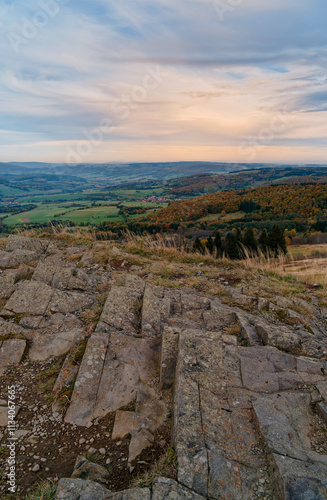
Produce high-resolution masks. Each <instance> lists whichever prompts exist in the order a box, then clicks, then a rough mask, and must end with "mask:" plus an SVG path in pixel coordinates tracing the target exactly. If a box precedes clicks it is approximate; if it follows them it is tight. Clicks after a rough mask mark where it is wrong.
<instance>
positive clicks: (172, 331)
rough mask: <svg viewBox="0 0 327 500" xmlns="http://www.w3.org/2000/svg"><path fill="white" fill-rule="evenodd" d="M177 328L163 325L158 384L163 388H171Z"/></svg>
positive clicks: (176, 346)
mask: <svg viewBox="0 0 327 500" xmlns="http://www.w3.org/2000/svg"><path fill="white" fill-rule="evenodd" d="M178 341H179V330H178V329H176V328H172V327H165V329H164V332H163V335H162V345H161V360H160V385H161V388H162V389H163V390H167V389H171V388H172V387H173V384H174V380H175V372H176V363H177V350H178Z"/></svg>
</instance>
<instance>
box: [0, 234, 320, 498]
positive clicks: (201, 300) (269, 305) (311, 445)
mask: <svg viewBox="0 0 327 500" xmlns="http://www.w3.org/2000/svg"><path fill="white" fill-rule="evenodd" d="M37 241H38V240H37V239H35V238H33V239H32V241H31V239H28V238H27V239H26V238H23V239H21V237H18V238H16V237H12V238H10V240H9V242H8V248H7V249H6V250H5V251H1V250H0V267H1V266H2V269H4V268H6V267H8V269H6V270H4V271H3V270H1V269H0V297H1V303H2V307H3V309H2V311H1V317H0V338H1V340H0V373H1V379H2V377H3V379H2V380H3V381H4V384H5V383H6V378H8V382H9V380H11V379H10V377H12V372H13V370H10V371H8V372H5V371H4V370H5V368H6V367H7V366H8V365H9V364H10V363H12V364H14V363H16V364H17V363H20V362H21V357H22V355H23V353H24V350H25V348H26V347H27V348H28V350H29V352H28V356H29V359H28V358H27V359H26V360H24V362H21V363H20V366H19V367H18V368H15V369H14V370H18V371H19V373H25V367H26V374H27V378H26V379H25V378H24V377H21V379H19V380H17V391H18V397H19V401H21V402H22V404H21V407H22V408H23V409H24V411H20V412H19V414H18V415H17V422H18V430H17V435H15V436H16V437H17V439H18V440H19V446H21V449H20V451H19V453H20V455H19V456H20V457H21V461H22V465H24V466H25V465H26V464H25V463H24V464H23V460H30V461H29V462H28V463H29V464H30V465H28V466H27V467H25V469H24V468H21V469H20V474H21V475H24V474H25V473H26V471H29V473H30V474H32V476H33V477H34V478H35V479H37V477H38V472H40V474H41V475H42V477H43V474H44V472H46V466H48V467H49V468H50V469H51V468H52V464H51V462H50V457H48V455H46V456H45V458H44V454H43V448H42V446H43V445H42V443H43V442H44V441H43V438H45V440H47V439H50V440H51V442H52V443H55V444H54V448H53V449H54V450H56V453H57V451H58V454H59V456H60V457H65V454H66V453H67V451H68V450H67V447H66V448H65V446H63V445H62V443H61V442H60V441H59V440H58V435H57V433H61V432H63V433H65V432H66V434H65V438H67V436H71V435H75V438H76V443H74V442H73V441H70V442H71V448H72V449H70V450H69V453H70V455H68V456H69V457H72V461H71V467H72V465H73V462H74V460H75V459H76V456H77V455H80V453H81V452H82V451H83V452H84V450H87V451H88V452H89V453H100V454H101V456H103V458H104V462H105V463H106V464H107V466H108V471H106V470H102V469H101V468H99V466H98V465H96V464H93V463H90V462H87V461H86V460H85V457H84V458H83V457H81V456H78V460H77V462H78V463H77V466H76V470H75V472H74V475H77V476H79V479H78V478H75V479H69V480H61V481H60V483H59V487H58V491H57V498H67V499H81V500H91V499H97V498H111V499H114V500H123V499H125V500H128V499H131V500H132V499H133V500H137V499H147V500H150V498H151V492H150V491H149V490H147V489H142V490H140V489H134V490H127V491H121V492H118V493H111V492H109V491H108V490H107V489H105V488H103V487H101V486H100V485H99V484H97V483H96V482H91V481H88V480H86V478H87V477H88V478H90V477H92V479H96V481H104V482H106V481H109V482H110V484H112V485H114V484H115V482H116V479H115V477H117V471H119V472H118V474H120V473H121V474H122V475H125V474H126V478H130V480H131V481H132V480H133V478H134V476H133V474H135V473H134V470H135V469H136V473H137V474H138V473H139V469H140V471H141V472H142V471H143V469H144V470H145V471H147V470H148V469H149V467H150V466H151V464H150V462H151V459H149V460H148V458H147V457H148V456H149V457H150V456H152V457H153V456H154V455H157V454H158V458H160V457H161V450H162V453H164V450H165V449H166V448H165V446H166V445H167V444H168V441H169V438H170V436H169V432H170V431H169V429H170V425H171V421H173V432H172V434H173V436H172V437H173V443H172V446H173V447H174V448H175V450H176V459H177V474H178V482H175V481H172V480H170V479H163V478H161V479H157V480H155V482H154V486H153V491H152V498H153V499H154V500H160V499H162V500H163V499H164V498H165V499H171V500H172V499H177V500H178V499H183V498H189V499H191V500H192V499H194V500H200V499H201V498H210V500H218V499H219V500H236V499H237V500H260V499H265V500H266V499H267V500H277V499H278V500H279V499H283V500H285V499H287V500H298V499H300V500H302V499H303V500H309V499H310V500H313V498H318V499H321V498H327V496H326V488H327V484H326V477H327V470H326V469H327V442H326V436H325V433H324V429H325V425H326V424H325V418H326V414H327V413H326V412H327V349H326V317H327V314H326V310H324V308H323V307H321V306H323V303H322V302H321V301H320V298H319V297H318V296H314V294H313V292H312V291H311V290H308V291H305V292H303V293H301V297H305V294H306V295H307V297H308V300H309V299H310V298H312V304H311V303H310V304H309V303H307V302H305V301H303V299H299V298H298V297H296V296H295V295H296V293H295V295H294V296H293V295H292V296H289V297H287V298H285V297H278V296H275V295H274V296H272V297H270V298H266V296H267V297H268V295H269V293H268V291H267V290H266V289H264V290H265V291H264V297H263V298H260V297H257V296H254V295H255V293H254V290H253V287H252V288H251V284H247V283H242V284H240V285H239V284H238V281H239V279H241V277H240V278H239V277H237V283H236V281H235V283H236V284H234V283H233V281H232V280H229V279H227V275H229V274H231V275H232V277H234V274H235V269H234V268H233V269H227V268H226V270H225V269H224V271H223V276H222V277H221V276H220V277H218V278H217V279H216V281H217V280H218V281H220V282H222V283H223V287H224V297H223V298H222V300H224V301H226V302H228V304H231V303H233V304H235V306H237V307H231V306H230V305H226V304H223V303H222V302H221V301H220V300H219V297H217V296H215V297H211V296H210V295H209V294H208V293H206V292H203V293H202V292H198V291H196V290H190V289H182V288H180V287H177V288H165V287H158V286H154V285H153V284H152V283H154V282H156V276H155V275H154V274H151V269H152V266H153V269H155V268H156V269H157V268H158V265H161V263H158V262H156V263H154V264H152V266H151V265H150V266H145V265H144V266H142V267H140V266H133V268H132V270H133V271H132V272H134V273H139V274H140V275H142V276H144V279H141V278H140V277H139V276H137V275H133V274H129V272H128V271H127V269H128V267H129V265H127V260H128V256H127V255H126V257H125V256H124V257H123V258H126V261H125V264H126V265H125V266H124V267H121V266H120V265H119V260H118V259H116V260H117V262H118V265H119V268H117V265H116V263H115V260H113V262H112V264H113V269H111V268H110V273H111V271H112V274H111V275H110V274H109V272H107V271H106V270H105V269H104V267H102V266H101V265H99V264H97V263H95V261H96V260H98V259H97V256H96V252H97V251H98V250H101V251H102V249H103V245H102V244H99V243H96V244H95V245H94V247H93V251H92V252H85V250H86V247H85V246H84V247H83V248H81V247H76V248H73V249H69V248H68V252H67V243H66V242H65V243H60V242H59V243H58V247H56V246H55V245H51V244H49V242H45V241H44V240H40V241H41V242H42V243H41V244H39V243H37ZM2 248H4V245H2ZM110 248H111V244H109V245H108V251H110ZM82 254H83V258H82V259H81V261H80V262H79V264H77V262H78V261H79V258H80V256H81V255H82ZM65 255H67V256H68V258H67V257H65ZM93 257H94V260H95V261H94V260H93ZM30 259H33V263H31V265H26V264H24V263H23V264H22V263H21V262H24V261H25V260H26V261H29V260H30ZM65 259H66V260H65ZM35 266H36V269H35ZM179 267H181V276H182V267H183V266H182V265H181V266H179V265H178V264H176V263H174V264H173V265H172V266H171V269H172V270H173V271H176V272H179ZM223 268H225V264H224V263H223ZM190 269H191V270H192V272H193V271H194V273H195V275H201V277H202V279H208V285H210V283H209V282H210V281H215V278H213V277H211V276H210V275H211V273H212V275H213V276H214V273H215V272H216V269H215V268H214V267H213V268H212V270H210V273H207V271H206V272H202V271H201V269H200V266H198V265H196V264H195V265H194V266H191V267H190ZM221 271H222V269H221V268H220V267H219V268H217V275H218V276H219V273H220V274H221ZM225 273H226V276H225V275H224V274H225ZM261 278H262V281H263V283H264V282H265V279H266V278H265V276H262V277H261ZM183 279H184V278H181V283H182V281H183ZM145 281H146V282H145ZM120 284H122V286H119V285H120ZM112 285H113V286H112ZM110 286H111V288H110ZM241 287H242V288H241ZM205 288H206V287H204V289H205ZM106 290H110V292H109V294H108V298H107V301H106V303H105V307H104V309H103V312H102V315H101V321H99V322H98V324H97V325H96V326H95V325H94V323H93V322H92V318H93V315H95V314H97V313H98V304H99V306H100V305H102V304H103V302H102V301H103V297H104V295H103V292H105V291H106ZM247 290H248V291H249V292H248V293H249V294H248V295H246V291H247ZM266 294H267V295H266ZM93 306H95V307H93ZM243 306H244V307H243ZM88 308H92V311H90V313H89V312H88V311H87V309H88ZM249 310H251V311H252V313H250V312H249ZM281 310H282V311H281ZM84 311H85V312H84ZM253 311H254V312H253ZM99 314H100V311H99ZM90 318H91V321H90ZM284 319H285V321H284ZM17 336H19V337H20V338H19V339H17ZM22 339H24V340H22ZM25 339H26V340H25ZM82 339H85V340H86V339H87V345H86V349H85V352H83V348H84V342H83V343H81V340H82ZM27 341H28V342H27ZM17 342H19V343H17ZM26 354H27V353H26ZM64 354H66V359H65V361H64V362H63V364H62V366H61V370H60V373H59V376H58V378H57V381H56V384H55V386H54V388H53V391H54V393H56V392H57V391H59V390H60V389H61V388H67V387H70V386H71V385H72V384H74V389H73V393H72V396H71V400H70V404H69V407H68V410H67V413H66V415H65V414H64V411H65V409H64V407H62V406H61V405H59V404H54V405H47V404H43V403H41V404H38V403H35V404H34V401H33V403H32V404H31V402H30V401H27V400H26V398H25V396H24V391H23V389H24V387H23V386H24V385H25V382H26V381H28V383H29V384H30V387H32V388H33V387H34V385H35V387H37V380H38V372H39V371H40V370H41V371H43V370H45V372H47V370H48V368H49V367H51V366H52V364H53V363H58V359H55V358H56V357H58V356H62V355H64ZM76 355H77V357H76ZM79 362H80V365H79V366H77V365H76V364H75V363H79ZM4 387H6V386H4ZM66 392H67V396H68V394H69V392H70V391H66ZM49 396H51V397H54V400H55V399H56V398H55V394H52V395H50V391H49ZM1 398H2V399H1V400H0V424H1V422H2V423H3V424H6V421H7V403H6V401H5V391H3V392H2V395H1ZM36 399H38V398H36ZM172 399H173V404H172ZM17 408H19V407H17ZM26 412H31V414H32V413H33V415H34V416H33V417H32V419H31V422H30V423H31V425H30V426H29V422H27V421H26ZM47 412H49V416H48V418H49V422H51V424H49V422H47V416H46V417H45V416H44V415H47ZM109 414H110V415H109ZM20 418H22V421H20ZM102 418H103V420H102ZM113 421H114V427H113V431H112V434H111V435H110V432H107V431H108V430H109V428H110V427H109V425H111V423H112V422H113ZM109 422H110V423H109ZM71 424H73V425H71ZM76 426H78V428H77V427H76ZM83 427H84V429H83ZM50 428H51V430H49V429H50ZM52 430H53V432H52ZM4 435H5V434H4V432H2V433H0V438H1V439H2V438H3V437H4ZM90 436H92V439H91V437H90ZM68 439H69V438H68ZM22 445H23V446H22ZM147 448H148V452H147V453H145V454H144V459H143V460H142V459H140V455H141V454H142V453H144V450H146V449H147ZM73 450H74V451H73ZM25 456H26V457H25ZM29 457H30V459H29ZM20 463H21V462H20V461H19V464H20ZM36 466H39V467H40V469H39V471H37V472H36V473H35V474H33V472H32V470H33V469H34V468H35V467H36ZM66 466H67V464H66ZM19 467H20V465H19ZM24 470H25V472H24ZM35 470H36V469H35ZM108 472H109V474H110V477H108ZM69 473H71V469H70V471H69ZM57 474H58V471H57ZM50 475H51V477H54V473H53V471H51V474H50V473H49V476H50ZM58 475H59V477H60V473H59V474H58ZM44 476H45V477H46V474H44ZM81 477H83V478H84V480H83V481H82V480H81V479H80V478H81ZM108 484H109V483H108ZM115 488H116V487H115ZM2 491H3V490H1V485H0V496H1V494H2ZM58 495H61V496H60V497H58Z"/></svg>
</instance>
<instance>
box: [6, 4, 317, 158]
mask: <svg viewBox="0 0 327 500" xmlns="http://www.w3.org/2000/svg"><path fill="white" fill-rule="evenodd" d="M326 19H327V2H326V0H115V1H113V0H92V1H90V0H87V1H85V0H38V1H34V0H2V2H1V3H0V161H45V162H60V163H64V162H67V163H101V162H130V161H135V162H142V161H145V162H147V161H149V162H152V161H153V162H154V161H189V160H194V161H195V160H199V161H218V162H219V161H222V162H245V163H253V162H268V163H327V154H326V153H327V74H326V69H327V30H326Z"/></svg>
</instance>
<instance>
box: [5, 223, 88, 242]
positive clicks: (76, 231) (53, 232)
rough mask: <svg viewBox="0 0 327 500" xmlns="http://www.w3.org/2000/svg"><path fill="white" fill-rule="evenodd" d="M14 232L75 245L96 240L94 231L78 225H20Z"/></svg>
mask: <svg viewBox="0 0 327 500" xmlns="http://www.w3.org/2000/svg"><path fill="white" fill-rule="evenodd" d="M15 234H19V235H21V236H27V237H30V238H33V237H37V238H45V239H51V240H54V241H61V242H63V243H69V244H76V245H90V244H93V243H94V242H95V241H97V239H96V233H95V232H94V231H90V230H89V229H85V230H82V229H81V228H79V227H67V226H65V225H57V226H53V225H51V226H50V227H48V228H46V229H44V228H42V229H26V228H24V227H22V228H18V229H16V231H15Z"/></svg>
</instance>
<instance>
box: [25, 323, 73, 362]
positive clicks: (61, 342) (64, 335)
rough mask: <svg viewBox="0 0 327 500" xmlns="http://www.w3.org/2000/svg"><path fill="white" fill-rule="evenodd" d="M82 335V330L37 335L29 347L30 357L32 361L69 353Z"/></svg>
mask: <svg viewBox="0 0 327 500" xmlns="http://www.w3.org/2000/svg"><path fill="white" fill-rule="evenodd" d="M81 337H82V332H81V331H80V330H71V331H68V332H58V333H53V334H52V335H42V334H40V335H37V336H35V337H34V339H33V343H32V345H31V347H30V349H29V352H28V355H29V358H30V359H31V360H32V361H45V360H46V359H48V358H50V357H51V356H55V357H60V356H62V355H63V354H67V353H68V352H69V351H70V349H71V348H72V346H73V345H74V343H76V342H77V341H78V340H79V339H81Z"/></svg>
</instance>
